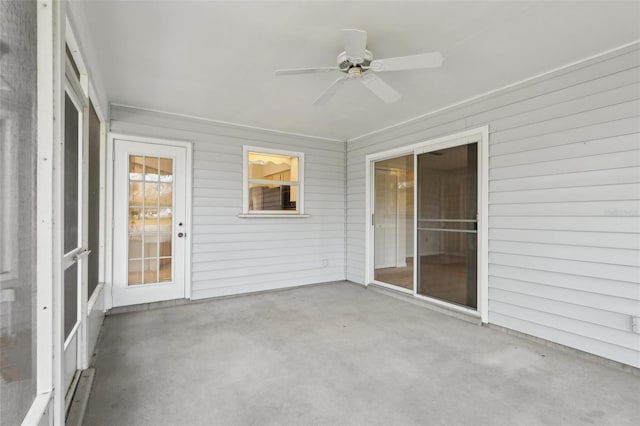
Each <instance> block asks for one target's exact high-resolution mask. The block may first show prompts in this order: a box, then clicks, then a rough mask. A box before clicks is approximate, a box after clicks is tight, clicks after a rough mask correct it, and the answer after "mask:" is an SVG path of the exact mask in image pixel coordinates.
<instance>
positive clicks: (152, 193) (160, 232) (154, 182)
mask: <svg viewBox="0 0 640 426" xmlns="http://www.w3.org/2000/svg"><path fill="white" fill-rule="evenodd" d="M186 173H187V171H186V148H185V147H182V146H172V145H159V144H158V145H157V144H153V143H143V142H134V141H128V140H125V139H115V140H114V171H113V178H114V194H113V195H114V196H113V200H114V203H113V204H114V211H113V218H114V234H113V244H114V250H113V251H114V257H113V260H114V263H113V265H114V266H113V267H114V270H113V291H112V295H113V306H114V307H116V306H128V305H135V304H139V303H150V302H159V301H163V300H172V299H182V298H184V297H185V255H186V250H187V243H186V241H187V238H188V237H189V236H188V235H187V224H186V221H187V219H188V218H187V217H186V211H187V210H186V192H187V191H186V186H185V185H186V181H187V180H186Z"/></svg>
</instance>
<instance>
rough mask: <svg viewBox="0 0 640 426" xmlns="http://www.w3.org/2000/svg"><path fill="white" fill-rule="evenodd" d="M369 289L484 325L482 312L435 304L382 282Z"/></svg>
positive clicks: (372, 285)
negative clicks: (481, 317) (481, 318)
mask: <svg viewBox="0 0 640 426" xmlns="http://www.w3.org/2000/svg"><path fill="white" fill-rule="evenodd" d="M367 289H370V290H373V291H375V292H377V293H381V294H385V295H387V296H391V297H393V298H396V299H398V300H403V301H405V302H409V303H411V304H413V305H417V306H422V307H424V308H427V309H430V310H432V311H436V312H439V313H441V314H445V315H448V316H451V317H454V318H458V319H460V320H463V321H466V322H470V323H472V324H477V325H482V321H481V320H480V314H477V313H467V312H463V311H460V310H459V309H458V308H457V306H453V305H452V306H451V307H447V306H446V305H445V304H440V303H438V304H435V303H433V302H431V301H430V300H429V299H427V298H424V297H419V296H414V295H413V294H407V293H405V292H403V291H400V290H397V289H393V288H389V287H387V286H381V285H380V284H376V283H370V284H368V285H367Z"/></svg>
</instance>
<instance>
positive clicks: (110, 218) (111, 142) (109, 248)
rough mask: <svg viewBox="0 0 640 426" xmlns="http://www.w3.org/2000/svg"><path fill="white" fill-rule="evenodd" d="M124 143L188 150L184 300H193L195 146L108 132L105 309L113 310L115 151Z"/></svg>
mask: <svg viewBox="0 0 640 426" xmlns="http://www.w3.org/2000/svg"><path fill="white" fill-rule="evenodd" d="M116 139H123V140H127V141H131V142H142V143H149V144H156V145H169V146H178V147H183V148H185V152H186V158H185V160H186V164H185V176H184V179H185V217H186V218H187V221H186V222H187V224H186V233H187V236H188V238H187V243H186V247H185V253H184V270H185V271H184V297H185V299H191V250H192V241H193V239H192V238H191V237H192V235H193V233H192V221H193V213H192V210H193V204H192V192H193V189H192V188H193V184H192V182H193V142H191V141H182V140H176V139H161V138H154V137H147V136H138V135H130V134H126V133H117V132H109V136H108V138H107V179H106V180H107V190H106V192H107V200H106V201H107V204H106V206H107V209H106V223H107V228H108V229H107V239H106V247H105V254H106V256H105V266H106V268H105V309H111V308H112V307H113V293H112V291H113V268H114V267H115V265H114V255H113V250H114V244H113V238H114V197H113V191H114V161H115V157H114V148H115V140H116Z"/></svg>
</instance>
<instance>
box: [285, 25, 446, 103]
mask: <svg viewBox="0 0 640 426" xmlns="http://www.w3.org/2000/svg"><path fill="white" fill-rule="evenodd" d="M342 36H343V40H344V52H342V53H340V54H339V55H338V58H337V65H336V66H334V67H315V68H287V69H281V70H277V71H276V72H275V75H293V74H312V73H322V72H331V71H340V72H341V73H343V74H344V75H341V76H340V77H339V78H338V79H337V80H336V81H334V82H333V83H332V84H331V85H330V86H329V87H327V88H326V89H325V91H324V92H322V93H321V94H320V96H318V98H316V100H315V101H313V105H323V104H325V103H326V102H327V101H328V100H329V99H330V98H331V97H332V96H333V95H334V94H335V93H336V92H337V91H338V89H340V87H342V85H343V84H344V82H345V81H347V80H352V79H357V80H360V81H361V82H362V84H364V85H365V86H366V87H367V89H369V90H371V92H373V94H374V95H376V96H377V97H379V98H380V99H382V100H383V101H384V102H385V103H388V104H390V103H393V102H395V101H397V100H398V99H400V93H398V92H396V91H395V90H394V89H393V88H392V87H391V86H389V85H388V84H387V83H385V82H384V81H383V80H382V79H381V78H380V77H379V76H378V75H377V74H376V73H379V72H385V71H403V70H413V69H421V68H437V67H439V66H440V65H442V54H440V52H429V53H420V54H418V55H409V56H397V57H394V58H386V59H373V54H372V53H371V52H370V51H369V50H367V32H366V31H362V30H342Z"/></svg>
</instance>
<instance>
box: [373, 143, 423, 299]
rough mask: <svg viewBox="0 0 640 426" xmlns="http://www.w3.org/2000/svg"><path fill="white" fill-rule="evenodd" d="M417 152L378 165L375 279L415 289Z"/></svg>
mask: <svg viewBox="0 0 640 426" xmlns="http://www.w3.org/2000/svg"><path fill="white" fill-rule="evenodd" d="M413 161H414V160H413V154H410V155H405V156H402V157H397V158H392V159H389V160H383V161H378V162H376V163H375V167H374V208H373V212H374V268H375V269H374V279H375V280H376V281H379V282H384V283H386V284H393V285H395V286H398V287H402V288H404V289H407V290H413V268H414V265H413V263H414V262H413V238H414V237H413V233H414V218H413V205H414V204H413V203H414V201H413V198H414V194H413V192H414V191H413V189H414V184H413V182H414V174H413Z"/></svg>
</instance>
